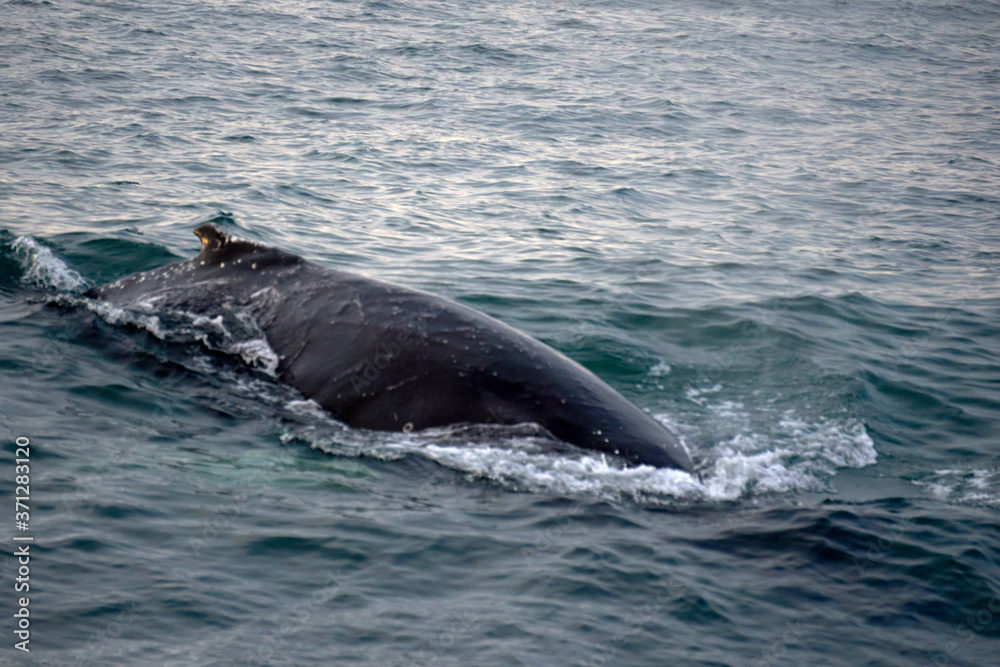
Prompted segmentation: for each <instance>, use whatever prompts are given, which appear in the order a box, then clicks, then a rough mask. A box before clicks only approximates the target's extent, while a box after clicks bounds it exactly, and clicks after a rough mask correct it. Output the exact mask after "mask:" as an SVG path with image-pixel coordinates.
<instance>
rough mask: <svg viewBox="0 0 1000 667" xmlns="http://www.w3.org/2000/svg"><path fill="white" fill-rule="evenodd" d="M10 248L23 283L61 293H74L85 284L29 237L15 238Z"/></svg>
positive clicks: (64, 264)
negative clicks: (12, 250)
mask: <svg viewBox="0 0 1000 667" xmlns="http://www.w3.org/2000/svg"><path fill="white" fill-rule="evenodd" d="M11 248H13V249H14V256H15V257H16V258H17V260H18V262H20V264H21V268H22V269H23V271H24V275H23V276H22V277H21V282H23V283H26V284H29V285H34V286H36V287H41V288H43V289H52V290H59V291H62V292H74V291H77V290H80V289H81V288H83V287H84V286H86V284H87V281H86V280H84V278H83V276H81V275H80V274H79V273H77V272H76V271H74V270H73V269H71V268H69V267H68V266H67V265H66V263H65V262H64V261H62V260H61V259H59V258H58V257H56V256H55V255H54V254H52V251H51V250H50V249H48V248H46V247H45V246H43V245H42V244H40V243H39V242H38V241H36V240H35V239H33V238H31V237H30V236H19V237H17V238H16V239H14V242H13V243H12V244H11Z"/></svg>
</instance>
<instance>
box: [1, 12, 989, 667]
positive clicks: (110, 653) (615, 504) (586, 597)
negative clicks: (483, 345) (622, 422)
mask: <svg viewBox="0 0 1000 667" xmlns="http://www.w3.org/2000/svg"><path fill="white" fill-rule="evenodd" d="M3 16H4V18H3V19H2V21H0V382H2V387H3V390H2V391H0V433H2V436H0V437H2V438H3V442H4V446H3V455H2V457H0V489H2V491H3V495H4V498H8V499H9V498H11V496H13V495H14V489H15V470H14V465H15V461H14V458H15V448H14V441H15V438H17V437H28V438H30V440H31V443H32V445H31V447H32V448H31V464H30V465H31V472H30V476H31V502H30V504H31V522H30V523H31V529H30V531H24V532H28V533H30V534H31V535H32V536H33V537H34V542H33V543H32V547H31V549H32V553H33V557H32V562H31V575H30V576H31V581H30V584H31V590H30V597H31V604H30V609H31V614H32V615H31V633H32V634H31V644H30V647H31V652H30V653H23V652H21V651H17V650H16V649H15V648H14V644H15V642H16V641H17V639H16V637H15V635H14V632H13V631H14V629H15V625H14V618H13V614H14V613H15V611H16V604H15V603H16V598H17V597H18V596H19V595H20V594H19V593H16V592H15V590H14V584H15V580H16V577H17V569H16V568H17V564H16V562H15V560H16V559H15V557H14V549H15V548H16V544H17V543H15V542H14V541H13V539H12V538H13V537H14V536H15V535H23V534H24V532H19V531H18V530H17V528H16V524H15V518H14V512H13V507H12V505H13V501H9V503H8V504H7V507H8V509H7V510H6V511H5V512H4V513H2V514H0V516H2V517H3V518H2V523H0V525H2V528H3V531H2V534H3V536H4V538H3V539H4V544H5V546H4V554H2V555H0V559H3V563H2V567H0V590H3V591H4V593H3V595H2V597H0V605H2V607H3V614H4V618H5V619H7V620H6V621H4V623H3V624H0V625H2V628H3V637H4V641H3V643H2V644H0V649H2V652H0V663H3V664H8V663H9V664H25V665H34V664H37V665H62V664H73V665H90V664H93V665H119V664H121V665H145V664H158V665H192V664H197V665H312V664H315V665H329V664H337V665H340V664H363V665H369V664H370V665H380V666H381V665H451V664H454V665H505V666H506V665H587V666H599V665H636V666H638V665H673V664H676V665H754V666H758V665H792V664H795V665H799V664H808V665H938V666H942V665H970V666H972V665H977V666H978V665H989V664H995V663H996V658H995V656H996V655H997V652H998V649H1000V642H998V639H1000V565H998V563H1000V529H998V522H997V514H996V513H997V509H998V508H1000V475H998V470H1000V468H998V458H997V451H998V449H997V442H998V435H1000V428H998V424H1000V363H998V361H1000V317H998V310H1000V286H998V264H997V261H998V258H1000V231H998V230H1000V225H998V223H1000V199H998V196H997V185H998V180H1000V179H998V163H1000V146H998V137H1000V111H998V109H1000V86H998V84H1000V57H998V56H997V53H998V49H997V46H998V45H997V38H996V34H995V33H996V30H995V26H996V25H997V24H998V19H1000V10H998V8H997V6H996V4H995V3H993V4H991V3H972V2H965V3H958V4H950V5H944V4H935V3H907V2H901V1H899V0H892V1H885V2H876V3H865V4H858V3H851V2H845V3H834V4H826V3H818V2H807V3H804V4H803V3H799V4H794V5H792V4H788V3H783V2H777V1H770V0H769V1H768V2H763V3H752V4H749V3H739V2H707V1H705V2H688V3H681V4H678V3H656V2H652V1H650V0H635V1H634V2H625V3H614V4H611V3H600V2H580V3H568V2H556V3H555V4H553V3H532V2H522V1H519V2H515V3H513V4H510V3H507V4H494V3H488V2H481V1H476V2H472V3H449V2H391V1H390V2H314V3H300V2H292V1H285V2H274V3H268V4H267V5H264V6H260V5H254V4H249V5H247V4H239V3H206V2H202V1H195V0H188V1H185V2H169V3H156V4H155V5H152V6H135V5H129V4H124V3H115V2H104V1H94V2H80V1H76V0H73V1H69V2H52V3H45V2H42V3H36V2H9V3H6V4H5V6H4V10H3ZM208 220H216V221H218V222H219V223H220V224H222V225H224V226H226V227H227V228H229V229H230V230H232V231H234V232H235V233H238V234H239V235H241V236H244V237H247V238H251V239H254V240H257V241H260V242H263V243H267V244H269V245H276V246H279V247H282V248H284V249H286V250H289V251H292V252H295V253H297V254H300V255H303V256H305V257H307V258H308V259H310V260H312V261H315V262H318V263H321V264H323V265H326V266H330V267H335V268H339V269H346V270H351V271H356V272H359V273H363V274H365V275H368V276H371V277H376V278H379V279H383V280H389V281H392V282H397V283H400V284H404V285H409V286H413V287H418V288H421V289H425V290H429V291H431V292H435V293H438V294H443V295H445V296H448V297H451V298H454V299H456V300H458V301H460V302H462V303H465V304H468V305H470V306H473V307H475V308H478V309H480V310H482V311H484V312H486V313H488V314H490V315H492V316H495V317H497V318H499V319H501V320H503V321H505V322H507V323H509V324H512V325H514V326H516V327H518V328H520V329H522V330H524V331H526V332H528V333H530V334H531V335H533V336H535V337H537V338H539V339H540V340H542V341H544V342H546V343H548V344H549V345H551V346H553V347H555V348H556V349H558V350H560V351H562V352H563V353H565V354H567V355H568V356H570V357H572V358H574V359H576V360H577V361H579V362H581V363H582V364H584V365H585V366H587V367H588V368H590V369H591V370H593V371H594V372H595V373H597V374H598V375H599V376H601V377H602V378H604V379H605V380H606V381H607V382H608V383H609V384H611V385H612V386H614V387H615V388H616V389H618V390H619V391H620V392H622V393H623V394H624V395H625V396H627V397H628V398H629V399H630V400H632V401H633V402H634V403H636V405H638V406H639V407H641V408H643V409H645V410H648V411H649V412H650V413H651V414H652V415H653V416H655V417H656V418H657V419H659V420H660V421H661V422H663V423H664V424H665V425H666V426H667V427H668V428H670V429H672V430H674V431H675V432H676V433H678V434H679V436H680V437H682V438H683V439H684V441H685V442H686V443H687V445H688V447H689V448H690V449H691V451H692V452H693V453H694V454H695V456H696V457H697V458H698V459H699V460H701V461H702V462H703V464H704V468H703V477H702V479H701V480H697V479H694V478H692V477H690V476H688V475H686V474H684V473H680V472H677V471H665V470H650V469H644V468H638V469H624V470H623V469H621V468H620V467H619V466H616V465H613V462H608V461H605V460H603V459H601V458H599V457H595V456H592V455H590V454H587V453H585V452H579V451H574V450H572V449H571V448H562V449H560V448H554V447H553V446H552V443H551V442H549V441H547V440H546V439H545V438H544V437H542V436H541V435H540V434H539V433H537V432H536V431H535V430H533V429H531V428H529V427H524V428H512V429H499V430H498V429H466V430H443V431H438V432H429V433H418V434H385V433H382V434H373V433H368V432H364V431H358V430H354V429H349V428H347V427H345V426H343V425H341V424H339V423H337V422H336V421H334V420H332V419H331V418H329V417H328V416H327V415H325V414H324V413H323V412H322V411H321V410H319V409H317V408H316V407H315V405H314V404H311V403H310V402H308V401H305V400H304V399H303V397H302V396H300V395H299V394H297V393H296V392H295V391H294V390H292V389H291V388H289V387H286V386H283V385H281V384H280V383H279V382H277V381H276V380H275V379H274V378H273V376H272V375H271V374H269V372H268V369H269V363H270V362H271V357H270V356H269V355H270V351H269V350H268V349H266V348H265V347H262V346H261V345H259V344H258V343H257V342H255V341H254V340H253V338H252V336H246V335H242V334H239V333H238V332H232V331H227V330H222V329H221V328H220V327H219V325H218V324H217V323H216V322H214V321H213V320H211V319H210V318H203V319H193V318H191V317H187V316H184V315H183V314H177V313H168V312H162V311H157V310H156V309H155V308H151V309H149V310H148V312H124V311H117V310H114V309H110V308H107V307H102V306H100V305H99V304H95V303H93V302H89V301H88V300H86V299H84V298H83V297H82V296H80V295H81V294H82V292H83V291H84V290H85V288H86V287H87V286H88V285H94V284H101V283H104V282H107V281H110V280H114V279H116V278H118V277H120V276H123V275H127V274H129V273H132V272H135V271H141V270H146V269H150V268H153V267H156V266H161V265H163V264H166V263H168V262H171V261H176V260H181V259H186V258H188V257H190V256H192V255H193V254H194V253H195V252H197V250H198V241H197V239H196V238H195V237H194V236H193V235H192V234H191V231H192V230H193V229H194V228H195V227H196V226H197V225H198V224H200V223H202V222H205V221H208Z"/></svg>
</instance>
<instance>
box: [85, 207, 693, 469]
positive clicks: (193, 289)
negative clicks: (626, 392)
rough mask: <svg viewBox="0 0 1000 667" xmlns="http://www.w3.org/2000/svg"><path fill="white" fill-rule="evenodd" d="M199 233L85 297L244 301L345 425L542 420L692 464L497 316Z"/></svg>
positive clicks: (561, 431) (630, 410) (638, 452)
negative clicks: (171, 257) (190, 252)
mask: <svg viewBox="0 0 1000 667" xmlns="http://www.w3.org/2000/svg"><path fill="white" fill-rule="evenodd" d="M195 233H196V234H198V236H199V237H200V238H201V239H202V252H201V253H200V254H199V255H198V256H196V257H195V258H193V259H191V260H188V261H187V262H179V263H177V264H171V265H168V266H166V267H162V268H160V269H156V270H154V271H150V272H146V273H142V274H134V275H132V276H128V277H126V278H124V279H123V280H121V281H118V282H116V283H112V284H111V285H109V286H106V287H102V288H98V289H95V290H91V292H90V296H92V297H94V298H101V299H107V300H110V301H114V302H117V303H120V304H122V305H126V304H128V303H130V302H135V301H136V300H139V299H148V298H149V297H150V296H153V295H156V296H158V297H159V299H160V301H161V302H162V303H163V304H165V305H168V306H174V307H186V308H192V307H194V308H198V309H202V310H207V311H211V310H213V309H218V308H222V307H224V306H225V307H232V306H236V307H242V308H246V309H249V310H250V311H252V312H253V313H254V314H255V315H256V317H257V318H258V321H259V324H260V327H261V328H262V329H263V331H264V333H265V334H266V336H267V339H268V342H269V343H270V345H271V347H272V348H273V349H274V351H275V352H276V353H277V354H278V355H279V357H280V364H279V369H278V370H279V373H280V376H281V378H282V380H284V381H286V382H288V383H289V384H291V385H293V386H294V387H296V388H298V389H299V390H300V391H302V393H304V394H305V395H307V396H309V397H311V398H313V399H315V400H316V401H317V402H318V403H320V404H321V405H322V406H323V407H324V408H326V409H327V410H329V411H330V412H331V413H332V414H333V415H334V416H336V417H337V418H338V419H340V420H342V421H343V422H345V423H347V424H348V425H350V426H355V427H360V428H370V429H377V430H410V429H416V430H419V429H423V428H429V427H434V426H445V425H449V424H458V423H500V424H515V423H523V422H534V423H537V424H540V425H541V426H543V427H545V428H546V429H548V430H549V431H550V432H551V433H552V434H553V435H554V436H556V437H557V438H559V439H561V440H564V441H566V442H569V443H571V444H574V445H577V446H579V447H582V448H584V449H589V450H595V451H601V452H607V453H609V454H614V455H618V456H621V457H622V458H624V459H625V460H627V461H629V462H630V463H633V464H648V465H653V466H658V467H671V468H680V469H683V470H687V471H692V470H693V464H692V461H691V459H690V457H689V456H688V454H687V452H686V451H685V450H684V448H683V446H681V445H680V444H679V443H678V442H677V440H676V439H675V438H674V437H673V436H672V435H671V434H670V433H669V432H668V431H667V430H666V429H665V428H664V427H663V426H662V425H660V424H659V423H658V422H657V421H656V420H654V419H652V418H651V417H650V416H649V415H647V414H645V413H644V412H642V411H641V410H639V409H638V408H636V407H635V406H634V405H633V404H632V403H630V402H629V401H628V400H626V399H625V398H624V397H623V396H622V395H621V394H619V393H618V392H616V391H615V390H614V389H612V388H611V387H609V386H608V385H607V384H606V383H604V382H603V381H602V380H600V379H599V378H598V377H597V376H595V375H594V374H593V373H591V372H590V371H588V370H586V369H584V368H583V367H582V366H580V365H579V364H577V363H576V362H574V361H572V360H570V359H568V358H567V357H565V356H563V355H562V354H560V353H559V352H557V351H555V350H553V349H552V348H550V347H548V346H547V345H544V344H543V343H541V342H539V341H537V340H535V339H533V338H531V337H530V336H527V335H526V334H524V333H522V332H520V331H518V330H516V329H514V328H512V327H510V326H507V325H506V324H503V323H502V322H499V321H498V320H496V319H493V318H492V317H489V316H488V315H485V314H483V313H480V312H478V311H476V310H474V309H472V308H469V307H467V306H463V305H461V304H458V303H456V302H454V301H450V300H448V299H444V298H442V297H438V296H435V295H432V294H428V293H425V292H421V291H418V290H413V289H408V288H403V287H399V286H396V285H391V284H388V283H383V282H380V281H376V280H371V279H368V278H364V277H361V276H358V275H354V274H350V273H344V272H340V271H333V270H330V269H326V268H323V267H320V266H317V265H315V264H312V263H310V262H306V261H305V260H303V259H301V258H299V257H297V256H295V255H291V254H289V253H285V252H283V251H280V250H277V249H274V248H268V247H266V246H262V245H259V244H255V243H252V242H248V241H243V240H240V239H234V238H232V237H229V236H228V235H226V234H225V233H224V232H223V231H222V230H221V229H220V228H218V227H217V226H215V225H214V224H208V225H203V226H202V227H199V228H198V230H196V232H195Z"/></svg>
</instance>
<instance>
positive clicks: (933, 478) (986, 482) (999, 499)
mask: <svg viewBox="0 0 1000 667" xmlns="http://www.w3.org/2000/svg"><path fill="white" fill-rule="evenodd" d="M913 484H915V485H916V486H918V487H920V488H922V489H924V490H925V491H926V492H927V493H928V494H930V496H931V497H933V498H934V499H936V500H940V501H942V502H946V503H956V504H960V505H985V506H987V507H993V508H997V509H1000V471H997V470H986V469H973V470H953V469H943V470H935V471H934V472H933V473H932V474H930V475H928V476H926V477H924V478H923V479H919V480H914V481H913Z"/></svg>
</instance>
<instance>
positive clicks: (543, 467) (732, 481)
mask: <svg viewBox="0 0 1000 667" xmlns="http://www.w3.org/2000/svg"><path fill="white" fill-rule="evenodd" d="M312 414H313V415H315V414H316V413H315V412H313V413H312ZM492 428H493V429H494V430H493V432H492V433H487V432H483V433H480V434H478V435H476V434H475V433H473V435H472V437H468V438H464V439H463V438H461V437H456V434H455V433H450V434H449V433H448V432H447V430H442V431H440V432H434V433H432V432H426V431H425V432H420V433H410V434H400V433H392V434H380V436H379V437H378V438H377V439H373V438H370V437H369V438H353V437H349V438H347V439H348V440H349V441H350V444H349V445H347V446H346V447H345V444H344V443H345V438H344V433H341V434H339V435H337V436H334V437H332V438H318V437H316V431H312V430H307V431H306V432H304V433H303V434H300V436H299V437H302V438H303V439H305V440H306V441H309V442H311V443H312V445H313V446H314V447H316V448H317V449H321V450H324V451H327V452H330V453H334V454H338V455H345V454H346V455H357V454H365V455H367V456H376V457H380V458H383V459H390V460H391V459H397V458H399V457H400V456H404V455H407V454H415V455H420V456H424V457H427V458H429V459H431V460H433V461H436V462H437V463H440V464H441V465H443V466H447V467H449V468H452V469H454V470H458V471H461V472H463V473H466V474H468V475H471V476H473V477H478V478H483V479H489V480H491V481H494V482H497V483H500V484H503V485H506V486H509V487H511V488H514V489H517V490H526V491H537V492H545V493H559V494H566V495H571V496H593V497H598V498H602V499H607V500H637V501H641V502H644V503H652V504H664V503H665V504H671V503H676V502H678V501H681V502H690V501H732V500H738V499H742V498H748V497H754V496H759V495H761V494H771V493H785V492H794V491H804V490H817V489H822V488H825V487H826V486H827V485H828V483H829V480H830V478H831V477H832V476H833V474H834V472H835V470H836V469H837V468H841V467H849V468H858V467H864V466H867V465H871V464H873V463H874V462H875V460H876V453H875V449H874V445H873V443H872V441H871V438H870V437H868V435H867V433H866V432H865V429H864V425H863V424H861V423H860V422H858V421H856V420H850V419H846V420H839V421H835V420H829V421H826V420H824V421H819V422H815V423H812V422H808V421H805V420H797V419H795V418H793V417H790V416H787V415H786V416H785V417H783V418H782V419H780V420H779V421H778V422H777V423H776V424H774V428H775V431H774V432H773V433H769V434H767V435H764V434H755V433H742V434H738V435H736V436H733V437H732V438H730V439H729V440H727V441H725V442H719V443H715V444H712V443H706V445H705V446H703V447H701V448H700V451H699V452H697V454H698V455H700V456H701V457H702V458H707V459H708V463H707V464H706V465H705V466H704V467H703V468H702V470H701V471H700V473H701V477H700V478H698V477H695V476H693V475H690V474H688V473H686V472H683V471H680V470H667V469H659V468H653V467H650V466H636V467H627V466H625V465H624V464H623V463H622V462H621V461H618V460H616V459H609V458H607V457H605V456H603V455H601V454H595V453H593V452H583V451H580V450H577V449H575V448H569V447H560V446H559V445H558V444H556V443H553V442H552V441H551V440H548V439H546V438H543V437H541V436H537V435H527V436H526V435H524V434H518V433H510V432H508V433H507V434H506V435H505V431H504V429H503V428H502V427H492Z"/></svg>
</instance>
